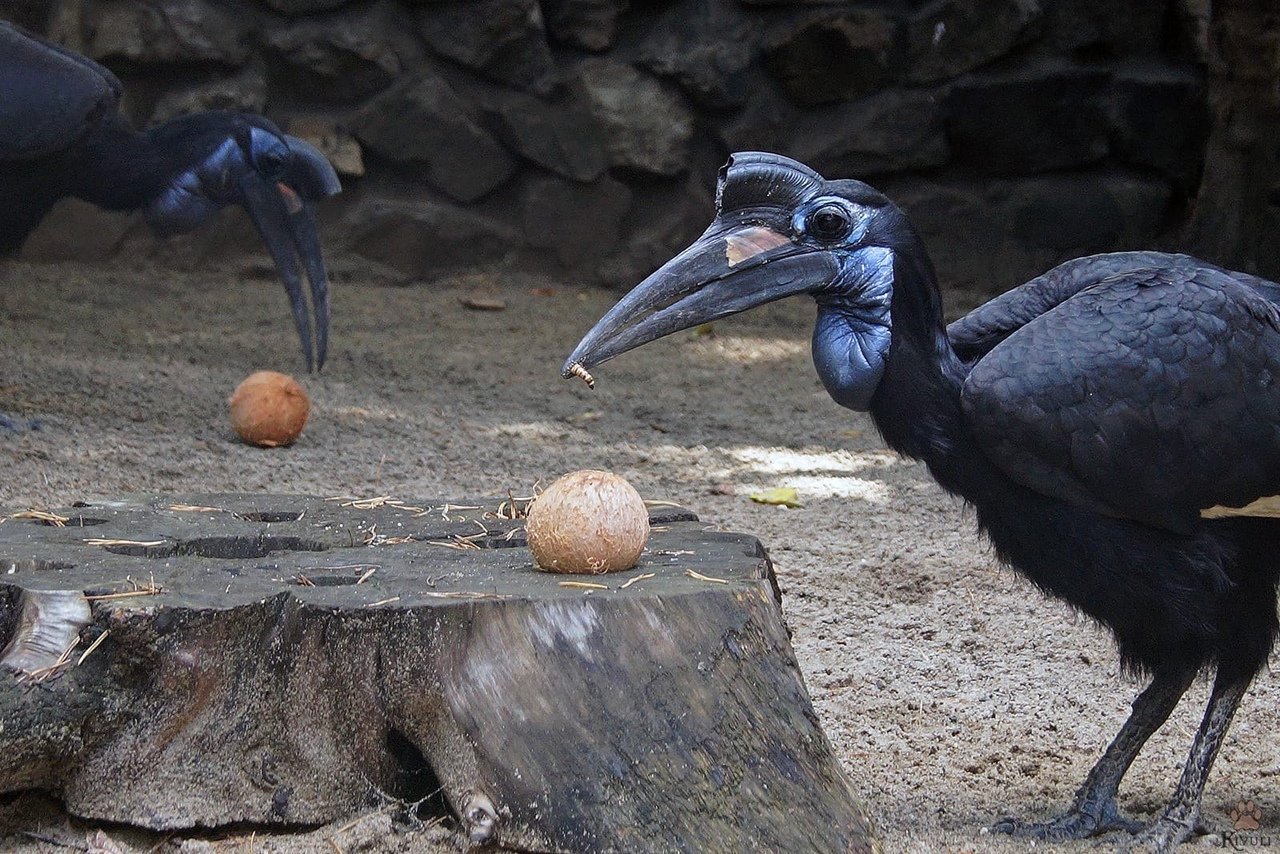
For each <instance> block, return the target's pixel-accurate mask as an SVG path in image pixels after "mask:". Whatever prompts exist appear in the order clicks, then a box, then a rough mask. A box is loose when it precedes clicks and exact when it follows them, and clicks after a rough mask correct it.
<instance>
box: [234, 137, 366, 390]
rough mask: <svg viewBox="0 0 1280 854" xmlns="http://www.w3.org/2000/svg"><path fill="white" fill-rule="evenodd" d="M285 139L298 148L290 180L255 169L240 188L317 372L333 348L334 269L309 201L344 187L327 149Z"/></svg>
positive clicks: (309, 363) (309, 365) (310, 367)
mask: <svg viewBox="0 0 1280 854" xmlns="http://www.w3.org/2000/svg"><path fill="white" fill-rule="evenodd" d="M285 139H286V140H287V141H288V143H289V148H290V149H291V150H292V151H293V153H294V162H293V164H292V165H291V166H290V168H289V171H288V172H287V173H286V175H285V180H283V181H279V182H276V183H275V184H272V183H270V182H268V181H266V180H265V179H263V178H262V177H261V176H259V175H257V174H256V173H251V174H248V175H246V176H244V177H243V178H242V179H241V181H240V190H241V194H242V198H243V203H244V207H245V210H247V211H248V212H249V217H250V218H251V219H252V220H253V224H254V225H255V226H257V229H258V233H259V234H261V235H262V239H263V241H264V242H265V243H266V244H267V251H268V252H269V253H270V254H271V259H272V260H273V261H274V262H275V265H276V270H277V271H278V272H279V274H280V279H281V281H283V282H284V289H285V291H286V292H287V293H288V294H289V307H290V309H291V310H292V311H293V323H294V326H295V327H296V328H297V330H298V338H299V340H300V341H301V342H302V352H303V355H304V356H305V358H306V360H307V370H308V371H318V370H320V369H321V368H323V367H324V362H325V358H326V356H327V355H328V351H329V274H328V271H327V270H326V269H325V263H324V252H323V250H322V249H321V246H320V233H319V228H318V227H317V224H316V215H315V211H314V210H313V209H312V207H311V204H310V200H312V199H320V198H325V197H326V196H331V195H333V194H335V193H337V192H339V191H340V190H341V189H342V187H341V185H340V184H339V183H338V176H337V174H336V173H335V172H334V171H333V167H332V166H330V165H329V161H328V160H326V159H325V157H324V155H323V154H321V153H320V152H319V151H317V150H316V149H315V148H313V147H312V146H310V145H308V144H307V143H305V142H303V141H302V140H300V139H298V138H296V137H291V136H287V137H285ZM295 187H296V188H297V189H295ZM299 259H301V265H302V268H303V269H305V270H306V275H307V282H308V284H309V286H310V293H311V305H310V307H308V305H307V298H306V297H305V296H304V295H303V292H302V276H301V271H300V270H299ZM313 315H314V318H315V335H314V339H313V336H312V316H313Z"/></svg>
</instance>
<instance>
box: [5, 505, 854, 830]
mask: <svg viewBox="0 0 1280 854" xmlns="http://www.w3.org/2000/svg"><path fill="white" fill-rule="evenodd" d="M513 507H515V508H517V509H518V508H519V507H520V502H511V501H506V502H500V501H499V500H497V499H491V500H482V501H453V502H442V501H435V502H428V503H416V504H405V503H400V502H387V501H372V502H356V503H352V502H350V501H347V502H343V501H333V500H323V499H316V498H304V497H288V496H252V495H201V496H165V497H161V496H142V497H133V498H123V499H120V500H113V501H99V502H94V503H93V504H91V505H86V506H81V507H75V508H63V509H60V510H57V511H54V513H53V516H54V517H57V518H62V519H65V520H66V521H63V522H61V527H60V526H59V524H58V523H57V518H50V517H47V516H41V515H40V514H35V517H34V518H33V516H32V514H22V513H14V512H12V511H10V512H8V513H0V515H3V516H6V517H7V518H6V520H5V521H4V522H3V523H0V646H4V645H5V644H7V645H8V648H7V649H5V650H4V652H3V653H2V654H0V658H3V659H5V660H7V661H10V662H12V661H16V660H17V659H15V658H13V657H12V656H14V655H15V654H16V653H18V652H22V650H18V649H15V647H21V646H23V645H24V644H25V643H26V642H25V641H23V640H21V638H22V637H23V636H24V632H26V633H27V634H30V632H29V626H28V629H23V625H24V624H25V623H24V621H28V622H29V620H28V618H29V617H30V615H31V614H33V613H37V612H40V610H41V608H42V607H43V606H44V605H46V604H48V603H49V602H54V601H57V600H58V599H59V597H63V598H65V597H67V596H71V597H72V598H75V597H77V596H79V595H80V594H84V596H85V599H86V601H87V603H88V606H89V611H88V612H86V613H87V616H86V617H85V619H82V620H77V617H76V614H77V612H76V611H75V609H74V608H73V609H71V610H69V611H68V610H66V609H65V608H64V609H63V610H61V611H59V612H58V614H60V615H61V616H59V618H58V619H59V620H61V623H60V624H59V625H54V623H53V622H51V623H49V626H51V627H52V628H50V629H49V633H48V634H47V636H46V639H53V641H52V643H51V645H52V646H53V647H62V648H63V650H64V651H65V650H69V651H67V652H66V654H65V655H62V654H61V653H56V654H53V655H49V654H46V653H39V654H37V656H36V657H37V658H38V659H40V660H39V661H36V662H34V663H33V661H32V660H31V659H30V658H27V659H24V660H23V661H24V664H23V665H22V666H21V669H19V670H16V671H15V670H12V669H11V671H10V672H6V673H0V792H4V791H14V790H20V789H25V788H43V789H50V790H53V791H57V792H60V793H61V794H62V796H63V798H64V799H65V802H66V805H67V808H68V809H69V810H70V811H71V812H73V813H74V814H77V815H80V816H84V817H88V818H93V819H103V820H110V821H120V822H127V823H131V824H135V825H141V826H144V827H148V828H155V829H164V828H189V827H196V826H204V827H216V826H220V825H227V824H233V823H246V822H248V823H257V824H264V825H298V824H302V825H308V824H319V823H323V822H328V821H331V820H334V819H336V818H339V817H341V816H343V815H346V814H349V813H352V812H354V811H357V810H359V809H361V808H362V807H364V806H366V805H367V804H368V803H369V802H370V799H371V796H373V795H374V794H375V793H376V792H388V793H393V794H395V793H401V792H404V791H406V786H407V783H408V782H409V781H411V780H412V779H414V778H418V780H419V782H421V779H422V778H423V777H424V776H425V778H426V779H428V780H430V781H432V783H433V784H435V781H438V786H439V787H440V788H442V790H443V793H444V796H445V798H446V799H447V802H448V805H449V807H450V809H451V811H452V812H453V813H454V814H455V815H456V816H458V817H459V819H460V821H461V822H462V825H463V827H464V829H465V830H466V832H467V833H468V834H469V836H470V837H471V839H472V841H473V842H475V843H482V844H484V843H496V844H501V845H503V846H506V847H510V848H517V849H528V850H539V851H542V850H546V851H629V852H637V851H679V850H687V851H726V852H727V851H734V852H736V851H742V850H776V851H806V850H814V851H818V850H821V851H865V850H873V849H875V848H876V843H875V841H874V837H873V835H872V832H871V829H870V826H869V822H868V820H867V817H866V814H865V813H864V811H863V810H862V808H861V807H860V806H859V805H858V803H857V800H856V798H855V796H854V792H853V790H852V788H851V786H850V783H849V780H848V778H847V777H846V776H845V774H844V772H843V771H842V769H841V768H840V767H839V765H838V763H837V761H836V760H835V758H834V756H833V755H832V752H831V748H830V745H829V744H828V742H827V739H826V738H825V736H824V735H823V733H822V731H821V729H820V728H819V726H818V723H817V718H816V716H815V714H814V711H813V708H812V705H811V703H810V701H809V697H808V695H807V693H806V691H805V687H804V684H803V681H802V679H801V677H800V673H799V670H798V668H797V665H796V660H795V657H794V654H793V653H792V651H791V648H790V645H789V641H788V634H787V631H786V628H785V626H784V624H783V622H782V619H781V614H780V611H779V608H778V592H777V587H776V584H775V582H774V579H773V572H772V566H771V564H770V562H769V559H768V556H767V554H766V553H765V550H764V549H763V547H762V546H761V544H760V543H759V541H757V540H756V539H755V538H754V537H751V536H747V535H742V534H726V533H718V532H714V531H709V530H706V529H705V528H704V526H703V525H701V524H700V523H699V522H697V521H696V517H694V516H693V514H691V513H689V512H688V511H685V510H683V509H680V508H670V507H660V508H655V509H654V510H653V511H652V523H653V525H654V532H653V535H652V537H651V540H650V543H649V546H648V548H647V550H646V552H645V554H644V555H643V556H642V558H641V561H640V563H639V565H638V566H637V567H636V568H634V569H632V570H629V571H626V572H621V573H613V574H610V575H607V576H571V577H566V576H559V575H551V574H548V573H543V572H540V571H538V570H537V569H536V568H535V567H534V566H533V565H532V563H531V560H530V557H529V553H528V551H527V549H526V548H525V546H524V542H523V539H522V520H521V519H520V518H518V515H519V514H518V513H517V514H516V515H517V518H514V519H512V518H506V517H508V516H510V515H512V514H511V510H512V508H513ZM50 522H53V523H54V524H50ZM649 574H652V576H651V577H646V576H648V575H649ZM711 579H717V580H711ZM628 582H631V583H630V584H629V585H628V584H627V583H628ZM584 583H585V584H599V585H603V587H583V586H580V585H582V584H584ZM624 585H627V586H624ZM120 594H128V595H120ZM24 615H27V616H24ZM55 622H56V621H55ZM68 625H69V626H70V628H68ZM44 626H45V624H44V623H43V622H41V623H40V626H39V627H38V628H40V629H41V630H43V628H44ZM58 638H69V642H67V643H65V644H63V643H62V642H61V641H58V640H57V639H58ZM95 641H100V643H99V644H98V646H96V647H94V648H93V649H92V651H89V648H90V646H91V644H93V643H94V642H95ZM47 645H50V644H47ZM87 651H88V655H87V656H86V655H85V653H86V652H87ZM82 658H83V660H81V659H82ZM59 661H60V662H61V663H59Z"/></svg>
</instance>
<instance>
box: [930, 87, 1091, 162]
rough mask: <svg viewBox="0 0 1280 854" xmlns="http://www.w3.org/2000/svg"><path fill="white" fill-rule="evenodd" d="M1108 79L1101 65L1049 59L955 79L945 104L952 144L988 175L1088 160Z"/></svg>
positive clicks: (966, 160)
mask: <svg viewBox="0 0 1280 854" xmlns="http://www.w3.org/2000/svg"><path fill="white" fill-rule="evenodd" d="M1108 79H1109V74H1108V73H1107V72H1106V71H1102V70H1096V69H1092V68H1083V67H1080V66H1073V65H1067V64H1063V63H1057V62H1052V63H1042V64H1039V65H1037V66H1035V67H1032V68H1020V69H1017V70H1016V71H1012V72H1009V73H1004V74H989V75H982V76H974V77H971V78H968V79H966V80H964V81H961V82H959V83H957V84H956V86H955V88H954V89H953V90H952V92H951V97H950V103H949V113H950V118H949V121H948V131H949V134H950V138H951V144H952V148H953V150H954V152H955V154H956V155H957V157H958V158H959V159H961V160H963V161H965V162H967V163H969V164H972V165H974V166H976V167H978V168H979V169H981V170H983V171H984V172H988V173H990V174H994V175H1021V174H1030V173H1035V172H1047V171H1050V170H1054V169H1067V168H1073V167H1078V166H1084V165H1087V164H1090V163H1096V162H1097V161H1100V160H1102V159H1103V158H1104V157H1106V155H1107V151H1108V135H1109V132H1110V128H1109V123H1108V120H1107V115H1106V109H1105V107H1104V104H1103V101H1102V95H1103V92H1104V90H1105V88H1106V85H1107V82H1108ZM1046 104H1051V105H1053V108H1052V109H1045V105H1046Z"/></svg>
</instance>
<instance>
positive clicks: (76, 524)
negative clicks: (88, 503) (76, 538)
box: [29, 516, 107, 528]
mask: <svg viewBox="0 0 1280 854" xmlns="http://www.w3.org/2000/svg"><path fill="white" fill-rule="evenodd" d="M29 521H31V522H33V523H35V524H37V525H48V526H49V527H51V528H52V527H62V528H87V527H89V526H90V525H105V524H107V520H106V519H92V518H90V517H88V516H72V517H71V518H70V519H67V520H66V521H65V522H63V523H62V524H61V525H60V526H59V525H58V523H57V522H52V521H50V520H48V519H31V520H29Z"/></svg>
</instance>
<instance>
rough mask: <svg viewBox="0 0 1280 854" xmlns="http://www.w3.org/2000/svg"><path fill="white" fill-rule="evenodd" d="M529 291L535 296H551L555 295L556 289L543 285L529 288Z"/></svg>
mask: <svg viewBox="0 0 1280 854" xmlns="http://www.w3.org/2000/svg"><path fill="white" fill-rule="evenodd" d="M529 293H531V294H533V295H534V296H535V297H553V296H555V295H556V289H555V288H548V287H546V286H543V287H541V288H530V289H529Z"/></svg>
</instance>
